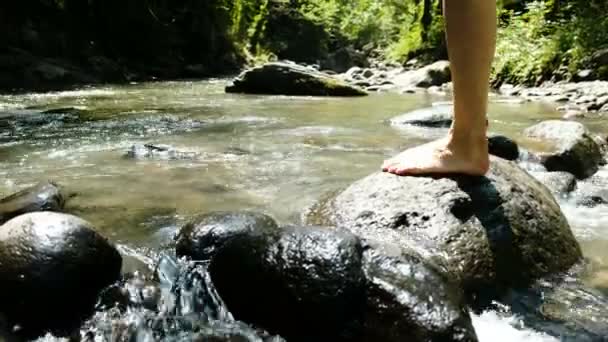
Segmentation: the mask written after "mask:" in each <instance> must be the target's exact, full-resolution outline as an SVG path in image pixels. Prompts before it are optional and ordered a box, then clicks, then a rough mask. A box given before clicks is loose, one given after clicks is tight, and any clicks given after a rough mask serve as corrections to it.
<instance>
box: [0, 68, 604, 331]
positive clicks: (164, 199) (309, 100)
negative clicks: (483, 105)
mask: <svg viewBox="0 0 608 342" xmlns="http://www.w3.org/2000/svg"><path fill="white" fill-rule="evenodd" d="M226 83H227V81H226V80H222V79H219V80H208V81H197V82H158V83H142V84H130V85H124V86H99V87H93V88H83V89H79V90H73V91H64V92H54V93H42V94H21V95H5V96H0V195H2V196H4V195H8V194H10V193H13V192H15V191H17V190H20V189H22V188H25V187H27V186H30V185H33V184H35V183H37V182H39V181H41V180H47V179H48V180H53V181H55V182H57V183H59V184H60V185H62V186H64V187H65V188H66V189H67V190H68V192H69V193H70V194H71V195H72V196H73V197H72V198H71V199H70V201H69V202H68V205H67V206H68V208H67V210H68V211H69V212H71V213H75V214H77V215H79V216H81V217H83V218H85V219H87V220H88V221H90V222H91V223H93V224H94V225H95V226H96V227H97V228H98V229H99V231H100V232H101V233H102V234H104V235H105V236H107V237H109V238H110V239H111V240H112V241H113V242H115V243H117V244H118V245H119V247H121V250H123V251H135V252H129V256H128V257H127V258H125V260H126V261H125V268H126V269H129V268H137V267H141V266H139V264H142V263H143V264H146V263H147V262H148V259H147V258H148V257H149V256H150V255H151V253H148V252H147V251H153V250H157V249H158V248H160V247H161V246H162V245H163V244H165V243H166V242H167V241H169V240H170V239H171V237H172V235H173V234H174V233H175V231H176V230H177V229H178V227H180V225H181V224H183V223H184V222H185V221H186V220H188V218H189V217H191V216H192V215H196V214H199V213H203V212H209V211H215V210H242V209H246V210H256V211H263V212H266V213H268V214H270V215H272V216H273V217H275V218H276V219H277V220H278V221H280V222H281V223H293V222H299V221H300V215H301V213H302V212H303V210H304V209H305V208H307V207H308V206H310V205H311V204H313V203H314V202H315V201H316V200H317V199H319V198H320V197H321V196H322V195H323V194H325V193H327V192H328V191H333V190H337V189H340V188H342V187H344V186H346V185H348V184H350V183H352V182H353V181H355V180H357V179H359V178H361V177H363V176H365V175H367V174H369V173H371V172H373V171H376V170H378V169H379V167H380V165H381V162H382V160H384V159H385V158H387V157H389V156H391V155H393V154H395V153H397V152H398V151H400V150H402V149H404V148H407V147H409V146H413V145H415V144H419V143H422V142H425V141H428V140H430V139H433V138H435V137H437V136H440V135H441V134H443V133H445V131H444V130H442V129H396V128H393V127H390V126H389V125H388V124H387V123H386V121H387V120H388V119H390V118H391V117H394V116H396V115H399V114H402V113H404V112H407V111H409V110H413V109H417V108H423V107H428V106H432V105H442V103H445V101H449V98H446V97H443V96H439V95H420V94H417V95H414V94H404V95H399V94H388V93H385V94H373V95H371V96H368V97H364V98H316V97H287V96H250V95H231V94H225V93H224V91H223V87H224V86H225V85H226ZM552 108H553V106H551V105H548V104H542V103H530V102H523V103H522V101H519V100H515V99H504V98H499V97H492V101H491V105H490V110H489V120H490V130H491V131H492V132H496V133H501V134H504V135H507V136H509V137H511V138H513V139H515V140H517V141H518V142H519V143H520V145H521V146H523V147H525V148H529V149H533V150H539V149H542V148H544V146H542V145H539V144H538V143H536V142H533V141H528V140H526V139H525V138H524V137H523V136H522V131H523V129H525V128H526V127H528V126H531V125H532V124H534V123H537V122H539V121H540V120H545V119H551V118H559V117H560V113H558V112H556V111H555V110H553V109H552ZM44 111H46V113H45V114H41V113H42V112H44ZM584 123H586V124H587V126H588V127H589V128H590V129H591V130H593V131H595V132H598V133H601V132H607V131H608V125H607V124H605V123H603V122H602V121H601V120H599V119H596V120H589V121H587V122H584ZM138 144H156V145H161V144H163V145H170V146H171V147H172V148H174V149H175V150H176V151H179V153H177V154H169V155H161V156H160V157H159V156H146V155H137V154H136V155H135V157H133V156H131V157H129V156H128V152H129V151H132V149H131V148H132V146H134V145H138ZM600 172H605V173H608V171H607V170H602V171H600ZM560 204H561V206H562V209H563V210H564V213H565V214H566V216H567V218H568V220H569V221H570V224H571V226H572V229H573V231H574V233H575V235H576V237H577V238H578V240H579V242H580V243H581V245H582V247H583V251H584V253H585V255H586V256H587V257H588V258H589V259H591V260H593V261H595V262H597V263H598V264H600V265H604V264H606V263H608V248H607V247H608V240H607V239H606V238H605V236H606V234H605V231H606V229H607V228H608V208H607V207H605V206H598V207H595V208H592V209H590V208H581V207H577V206H574V205H573V204H571V203H570V202H569V201H567V200H563V199H560ZM584 281H585V282H587V283H589V284H590V286H593V287H595V288H596V289H598V290H600V291H604V292H608V291H606V289H608V272H606V273H603V272H602V271H598V272H597V273H596V274H593V275H592V276H590V278H589V279H584ZM473 318H474V325H475V328H476V330H477V333H478V335H479V337H480V340H481V341H484V342H486V341H487V342H489V341H493V342H497V341H558V339H556V338H555V337H551V336H549V335H547V334H545V333H544V332H541V331H538V330H537V329H534V328H532V327H527V326H526V324H525V322H524V320H522V319H521V318H520V317H519V316H518V315H517V314H513V313H512V312H511V311H510V310H495V311H488V312H485V313H481V314H475V315H473ZM606 324H607V325H608V322H606ZM43 340H46V341H53V340H54V339H53V338H51V337H48V338H45V339H43Z"/></svg>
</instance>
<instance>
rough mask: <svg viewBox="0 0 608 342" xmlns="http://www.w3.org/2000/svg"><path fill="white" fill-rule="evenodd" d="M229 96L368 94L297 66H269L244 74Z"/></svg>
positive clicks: (232, 87) (234, 82)
mask: <svg viewBox="0 0 608 342" xmlns="http://www.w3.org/2000/svg"><path fill="white" fill-rule="evenodd" d="M226 92H229V93H249V94H270V95H309V96H364V95H367V93H366V92H365V91H363V90H361V89H359V88H356V87H353V86H350V85H348V84H346V83H344V82H343V81H341V80H338V79H337V78H334V77H331V76H329V75H327V74H324V73H321V72H319V71H316V70H314V69H312V68H307V67H303V66H300V65H297V64H294V63H282V62H275V63H267V64H264V65H262V66H258V67H255V68H252V69H249V70H246V71H244V72H243V73H241V75H239V76H238V77H237V78H236V79H234V81H233V83H232V85H229V86H227V87H226Z"/></svg>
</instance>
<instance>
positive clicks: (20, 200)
mask: <svg viewBox="0 0 608 342" xmlns="http://www.w3.org/2000/svg"><path fill="white" fill-rule="evenodd" d="M64 205H65V197H64V196H63V194H62V193H61V190H60V188H59V187H58V186H57V185H56V184H54V183H51V182H43V183H39V184H37V185H35V186H33V187H31V188H27V189H25V190H22V191H19V192H17V193H15V194H12V195H10V196H8V197H5V198H3V199H0V224H3V223H4V222H6V221H8V220H10V219H12V218H13V217H16V216H19V215H22V214H25V213H31V212H36V211H62V210H63V207H64Z"/></svg>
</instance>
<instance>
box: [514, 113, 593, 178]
mask: <svg viewBox="0 0 608 342" xmlns="http://www.w3.org/2000/svg"><path fill="white" fill-rule="evenodd" d="M524 133H525V135H526V136H528V137H530V138H536V139H541V140H548V141H550V142H551V143H553V144H554V145H555V149H554V151H553V152H545V153H541V154H540V156H541V159H542V164H543V165H544V166H545V167H546V168H547V170H548V171H566V172H570V173H572V174H573V175H575V176H576V177H577V178H578V179H584V178H587V177H589V176H591V175H593V174H594V173H595V172H597V170H598V167H599V166H600V165H602V164H603V163H604V158H603V156H602V153H601V150H600V147H599V146H598V144H597V143H596V142H595V140H594V139H593V138H592V137H591V135H590V134H589V131H588V130H587V129H586V128H585V126H584V125H583V124H581V123H578V122H572V121H559V120H549V121H543V122H541V123H539V124H537V125H535V126H532V127H530V128H528V129H526V130H525V132H524Z"/></svg>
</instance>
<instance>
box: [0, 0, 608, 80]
mask: <svg viewBox="0 0 608 342" xmlns="http://www.w3.org/2000/svg"><path fill="white" fill-rule="evenodd" d="M498 5H499V11H498V18H497V19H498V24H499V40H498V45H497V54H496V55H497V58H496V61H495V69H494V74H493V78H494V82H495V83H502V82H506V81H508V82H512V83H526V84H534V83H539V82H541V81H543V80H547V79H550V78H552V77H553V78H555V77H557V78H560V79H561V78H566V79H568V78H572V77H574V76H575V75H576V73H577V71H579V70H581V69H585V68H594V69H593V72H594V73H595V74H596V75H597V76H598V77H599V78H604V79H605V78H608V69H607V67H605V66H601V65H599V66H596V65H594V60H593V55H594V53H596V52H597V51H599V50H602V49H605V48H607V47H608V35H607V34H605V33H606V32H608V16H606V15H598V13H608V2H606V1H605V0H590V1H582V0H568V1H567V0H544V1H507V0H502V1H498ZM0 37H1V38H2V39H3V41H5V42H6V44H5V45H4V46H5V48H4V49H5V50H8V51H13V50H14V49H17V50H18V51H21V52H26V53H28V54H31V55H35V56H43V57H50V58H64V59H70V60H73V61H76V62H78V63H81V64H83V65H89V64H91V59H92V58H94V57H95V58H96V57H97V56H104V57H107V58H110V59H112V60H115V61H117V62H118V63H120V64H121V65H126V66H130V67H131V68H134V69H135V70H137V68H142V67H141V65H142V63H145V66H146V68H148V69H150V70H154V71H156V72H157V73H160V74H161V75H162V73H163V72H165V73H167V74H171V70H174V69H176V68H179V66H180V65H197V66H198V67H199V69H204V73H208V74H217V73H222V72H226V71H228V70H236V69H238V68H239V67H241V66H242V65H243V64H246V63H255V62H256V61H264V60H268V59H272V58H278V59H290V60H294V61H297V62H302V63H315V64H320V66H321V67H323V68H327V69H334V70H337V71H344V70H343V69H345V68H348V67H349V66H352V65H357V64H363V63H365V61H367V60H369V59H370V58H371V59H376V60H381V61H390V62H393V63H404V62H406V61H408V60H410V59H412V58H417V59H418V60H420V61H424V62H427V61H432V60H437V59H442V58H446V49H445V39H444V32H443V18H442V7H441V1H439V0H405V1H404V0H205V1H200V0H179V1H174V0H129V1H122V0H87V1H83V0H22V1H5V2H3V3H2V4H0ZM11 49H12V50H11ZM199 71H200V70H199Z"/></svg>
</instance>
